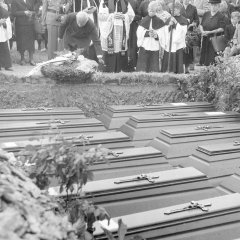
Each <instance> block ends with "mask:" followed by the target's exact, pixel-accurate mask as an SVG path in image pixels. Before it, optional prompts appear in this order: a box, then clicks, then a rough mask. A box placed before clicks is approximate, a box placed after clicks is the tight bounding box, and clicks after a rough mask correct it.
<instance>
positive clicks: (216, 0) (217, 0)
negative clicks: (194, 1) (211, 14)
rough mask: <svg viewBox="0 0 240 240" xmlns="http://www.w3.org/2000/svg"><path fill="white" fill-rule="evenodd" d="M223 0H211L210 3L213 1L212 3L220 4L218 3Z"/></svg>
mask: <svg viewBox="0 0 240 240" xmlns="http://www.w3.org/2000/svg"><path fill="white" fill-rule="evenodd" d="M221 2H222V0H209V1H208V3H211V4H218V3H221Z"/></svg>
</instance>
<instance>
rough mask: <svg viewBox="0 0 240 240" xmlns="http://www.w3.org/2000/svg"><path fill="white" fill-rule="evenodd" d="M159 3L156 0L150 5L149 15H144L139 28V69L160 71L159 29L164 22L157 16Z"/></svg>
mask: <svg viewBox="0 0 240 240" xmlns="http://www.w3.org/2000/svg"><path fill="white" fill-rule="evenodd" d="M159 7H160V6H159V4H158V3H157V2H156V1H153V2H150V3H149V5H148V16H146V17H144V18H143V19H142V21H141V23H140V25H139V27H138V29H137V45H138V47H139V56H138V62H137V68H136V70H137V71H144V72H159V71H160V69H159V50H160V44H159V37H160V36H159V30H160V29H161V28H162V27H163V26H164V22H163V21H162V20H161V19H160V18H158V17H157V16H156V14H157V12H158V9H159Z"/></svg>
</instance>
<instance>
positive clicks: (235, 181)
mask: <svg viewBox="0 0 240 240" xmlns="http://www.w3.org/2000/svg"><path fill="white" fill-rule="evenodd" d="M219 189H222V190H223V191H225V192H226V193H240V169H239V168H236V169H235V172H234V174H232V175H231V176H229V177H228V178H226V179H224V181H222V182H221V184H220V186H219Z"/></svg>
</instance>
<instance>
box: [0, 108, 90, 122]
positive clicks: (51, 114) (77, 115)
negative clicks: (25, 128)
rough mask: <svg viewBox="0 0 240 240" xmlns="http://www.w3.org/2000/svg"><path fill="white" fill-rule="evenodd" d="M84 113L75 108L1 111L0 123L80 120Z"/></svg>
mask: <svg viewBox="0 0 240 240" xmlns="http://www.w3.org/2000/svg"><path fill="white" fill-rule="evenodd" d="M82 118H86V117H85V115H84V112H83V111H82V110H81V109H79V108H77V107H44V106H42V107H41V106H40V107H32V108H17V109H1V112H0V123H9V122H26V121H49V120H51V119H52V120H54V119H62V120H69V119H82Z"/></svg>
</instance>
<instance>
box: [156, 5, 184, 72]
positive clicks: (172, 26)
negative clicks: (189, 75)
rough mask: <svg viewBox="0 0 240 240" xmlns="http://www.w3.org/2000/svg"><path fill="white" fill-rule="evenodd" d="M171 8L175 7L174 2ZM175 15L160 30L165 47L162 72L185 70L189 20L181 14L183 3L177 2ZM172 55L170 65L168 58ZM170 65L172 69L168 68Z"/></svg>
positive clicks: (162, 44)
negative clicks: (185, 49)
mask: <svg viewBox="0 0 240 240" xmlns="http://www.w3.org/2000/svg"><path fill="white" fill-rule="evenodd" d="M169 6H170V9H171V10H172V9H173V4H169ZM174 7H175V8H174V17H172V18H170V19H169V21H167V22H166V24H167V25H166V26H164V27H162V28H161V29H160V30H159V31H160V33H159V40H160V45H161V46H162V48H163V49H164V55H163V60H162V68H161V72H167V71H169V72H173V73H183V72H184V67H183V66H184V48H185V47H186V42H185V38H186V33H187V25H188V20H187V19H186V18H185V17H183V16H182V15H181V9H182V5H181V3H179V2H176V4H175V6H174ZM171 31H172V45H171V52H170V53H169V49H170V36H171ZM169 57H170V66H168V61H169V60H168V59H169ZM168 67H169V68H170V69H168Z"/></svg>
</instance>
